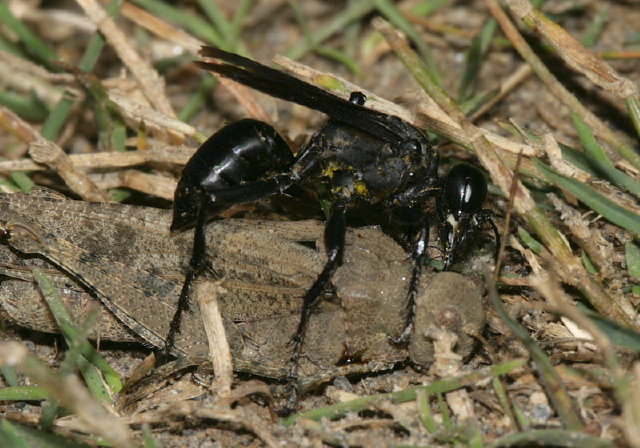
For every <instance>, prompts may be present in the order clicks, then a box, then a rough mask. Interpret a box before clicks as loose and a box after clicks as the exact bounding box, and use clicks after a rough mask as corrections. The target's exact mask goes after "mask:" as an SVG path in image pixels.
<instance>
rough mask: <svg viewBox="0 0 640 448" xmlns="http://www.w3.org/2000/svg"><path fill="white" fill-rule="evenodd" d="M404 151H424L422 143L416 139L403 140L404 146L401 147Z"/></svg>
mask: <svg viewBox="0 0 640 448" xmlns="http://www.w3.org/2000/svg"><path fill="white" fill-rule="evenodd" d="M400 149H401V150H402V152H403V153H417V154H419V153H420V152H421V151H422V144H421V143H420V142H419V141H418V140H415V139H411V140H405V141H403V142H402V146H401V147H400Z"/></svg>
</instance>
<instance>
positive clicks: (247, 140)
mask: <svg viewBox="0 0 640 448" xmlns="http://www.w3.org/2000/svg"><path fill="white" fill-rule="evenodd" d="M294 162H295V158H294V156H293V154H292V153H291V150H290V149H289V146H288V145H287V144H286V143H285V142H284V140H283V139H282V137H280V135H279V134H278V133H277V132H276V130H275V129H274V128H273V127H272V126H270V125H268V124H266V123H263V122H261V121H258V120H253V119H245V120H240V121H237V122H235V123H232V124H230V125H228V126H225V127H224V128H222V129H220V130H219V131H218V132H216V133H215V134H213V135H212V136H211V137H210V138H209V139H208V140H207V141H206V142H204V143H203V144H202V145H201V146H200V148H198V150H197V151H196V152H195V154H194V155H193V156H192V157H191V159H190V160H189V162H188V163H187V164H186V165H185V167H184V169H183V175H182V177H181V178H180V182H179V184H178V188H177V189H176V197H175V201H174V209H173V224H172V227H171V230H180V229H183V228H185V227H188V226H189V225H193V224H194V222H195V219H196V215H197V212H198V208H199V207H200V206H201V204H203V203H204V202H205V201H206V200H207V195H208V194H209V192H212V191H216V190H222V189H225V188H229V187H237V186H241V185H243V184H245V183H249V182H255V181H257V180H261V179H267V178H269V177H272V176H274V175H275V174H279V173H282V172H285V171H288V170H289V169H290V168H291V166H292V165H293V164H294ZM220 207H221V209H224V208H227V207H228V205H222V204H221V206H220ZM217 212H218V210H217V209H216V208H215V207H213V208H212V209H211V210H209V211H208V214H209V215H213V214H215V213H217Z"/></svg>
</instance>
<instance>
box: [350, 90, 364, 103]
mask: <svg viewBox="0 0 640 448" xmlns="http://www.w3.org/2000/svg"><path fill="white" fill-rule="evenodd" d="M349 101H350V102H352V103H353V104H357V105H358V106H364V103H366V102H367V95H365V94H364V93H362V92H351V95H349Z"/></svg>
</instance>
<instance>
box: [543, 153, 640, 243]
mask: <svg viewBox="0 0 640 448" xmlns="http://www.w3.org/2000/svg"><path fill="white" fill-rule="evenodd" d="M533 163H534V165H535V166H536V168H538V170H540V172H541V173H543V174H544V175H545V177H546V178H547V179H548V180H549V181H550V182H552V183H553V184H555V185H556V186H558V187H560V188H563V189H565V190H567V191H569V192H570V193H572V194H573V195H575V196H576V197H577V198H578V199H580V200H581V201H582V202H584V203H585V204H586V205H588V206H589V207H590V208H591V209H593V210H594V211H596V212H597V213H599V214H600V215H602V216H603V217H604V218H605V219H607V220H608V221H610V222H612V223H614V224H616V225H618V226H620V227H623V228H625V229H627V230H628V231H630V232H633V233H634V234H635V235H636V236H640V217H639V216H638V215H636V214H635V213H633V212H631V211H629V210H627V209H626V208H624V207H621V206H619V205H618V204H616V203H614V202H612V201H610V200H609V199H607V198H606V197H604V196H602V195H601V194H600V193H598V192H597V191H596V190H594V189H593V188H591V187H589V186H588V185H586V184H584V183H582V182H580V181H579V180H577V179H571V178H568V177H565V176H562V175H560V174H558V173H556V172H555V171H554V170H553V169H551V168H549V167H548V166H547V165H545V164H544V163H542V162H540V161H539V160H534V161H533Z"/></svg>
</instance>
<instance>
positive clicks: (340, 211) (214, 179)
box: [165, 47, 499, 395]
mask: <svg viewBox="0 0 640 448" xmlns="http://www.w3.org/2000/svg"><path fill="white" fill-rule="evenodd" d="M200 54H201V55H202V56H205V57H208V58H214V59H217V61H218V62H196V64H197V65H198V66H199V67H201V68H204V69H206V70H209V71H212V72H215V73H218V74H219V75H221V76H224V77H227V78H230V79H232V80H234V81H237V82H239V83H241V84H244V85H246V86H249V87H251V88H254V89H256V90H259V91H262V92H264V93H267V94H269V95H271V96H274V97H277V98H281V99H284V100H287V101H291V102H294V103H298V104H301V105H303V106H306V107H309V108H311V109H315V110H318V111H320V112H323V113H325V114H327V115H328V116H329V119H328V121H327V122H326V124H325V125H324V126H323V127H322V129H320V130H319V131H318V132H316V133H315V134H314V135H313V136H312V137H311V139H310V141H309V143H307V145H306V146H304V147H303V148H302V149H301V150H300V151H298V153H297V155H296V156H294V155H293V154H292V152H291V150H290V148H289V146H288V145H287V144H286V143H285V141H284V140H283V139H282V138H281V137H280V135H278V133H277V132H276V131H275V129H274V128H273V127H272V126H270V125H268V124H266V123H263V122H260V121H257V120H252V119H245V120H241V121H238V122H235V123H232V124H230V125H228V126H226V127H225V128H223V129H221V130H220V131H218V132H217V133H216V134H214V135H213V136H212V137H210V138H209V139H208V140H207V141H206V142H205V143H203V144H202V146H201V147H200V148H199V149H198V150H197V151H196V153H195V154H194V155H193V157H192V158H191V159H190V160H189V162H188V163H187V164H186V165H185V167H184V170H183V172H182V176H181V178H180V181H179V183H178V187H177V190H176V194H175V202H174V209H173V223H172V225H171V230H172V231H178V230H182V229H185V228H187V227H191V226H195V237H194V246H193V254H192V258H191V262H190V266H189V268H188V271H187V275H186V280H185V283H184V286H183V289H182V293H181V296H180V300H179V303H178V310H177V312H176V315H175V317H174V319H173V321H172V325H171V331H170V333H169V336H168V337H167V341H166V347H165V348H167V349H171V347H172V345H173V343H174V339H175V335H176V332H178V331H179V329H180V319H181V313H182V310H183V309H188V295H189V289H190V285H191V283H192V281H193V279H194V277H195V275H196V274H197V272H198V271H199V270H200V269H202V268H203V267H204V265H205V263H206V261H205V252H206V250H205V247H206V241H205V230H204V229H205V224H206V221H207V219H208V218H210V217H212V216H214V215H216V214H219V213H220V212H222V211H224V210H226V209H228V208H229V207H231V206H232V205H235V204H239V203H246V202H253V201H256V200H259V199H261V198H266V197H269V196H272V195H275V194H278V193H284V192H286V191H287V190H288V189H289V188H290V187H291V186H294V185H296V186H301V187H303V188H305V189H308V190H310V191H313V192H320V193H318V194H319V196H321V199H326V198H328V199H329V200H330V201H331V203H332V205H331V209H330V212H329V216H328V219H327V223H326V227H325V235H324V242H325V246H326V251H327V258H328V259H327V262H326V264H325V266H324V269H323V271H322V272H321V274H320V275H319V276H318V279H317V280H316V282H315V283H314V284H313V285H312V287H311V288H310V289H309V291H308V292H307V294H306V296H305V297H304V301H303V306H302V316H301V319H300V324H299V326H298V331H297V333H296V335H295V336H294V338H293V357H292V367H291V374H290V380H293V379H294V378H295V373H296V366H297V360H298V356H299V351H300V344H301V342H302V340H303V336H304V331H305V328H306V325H307V322H308V320H309V318H310V315H311V312H312V310H313V309H314V307H315V306H316V304H317V303H318V302H320V301H321V300H322V299H323V297H324V294H325V290H326V289H327V286H328V285H329V282H330V280H331V276H332V274H333V272H334V271H335V269H336V268H337V267H338V265H339V264H340V262H341V258H342V254H343V252H344V245H345V232H346V214H347V213H348V212H351V211H353V210H357V211H358V213H359V214H360V212H361V211H362V210H366V211H365V212H364V213H366V216H367V217H368V218H367V222H366V223H367V224H379V225H381V226H382V227H383V228H384V229H386V231H388V233H390V234H391V235H392V236H394V237H395V238H396V239H397V240H398V241H399V242H400V243H401V244H403V245H404V247H405V248H406V250H407V252H408V253H409V254H410V257H411V259H412V260H413V263H414V268H413V274H412V280H411V282H410V288H409V292H408V294H409V300H408V301H407V302H408V305H407V309H406V330H405V331H404V333H403V334H401V335H390V338H392V340H394V341H395V342H397V343H402V342H406V340H407V338H408V336H409V334H410V329H411V326H412V320H413V305H414V296H415V294H416V291H417V286H418V279H419V278H420V268H421V266H422V264H423V262H424V258H425V256H426V248H427V242H428V239H429V225H430V223H429V218H430V217H431V216H430V215H433V212H432V211H431V210H433V209H434V208H435V209H437V210H438V213H437V214H436V215H437V216H436V217H437V218H438V221H439V222H440V223H441V226H440V228H441V231H442V239H443V240H444V241H445V269H448V268H449V267H450V265H451V263H452V262H453V261H454V260H455V259H456V257H457V255H458V253H460V252H461V250H462V246H464V244H465V242H466V240H467V239H468V236H469V234H470V233H471V232H472V231H473V230H474V229H475V228H476V227H478V226H479V225H480V224H481V223H482V222H484V221H488V222H490V223H491V225H492V227H493V229H494V232H495V234H496V238H498V237H499V235H498V231H497V229H496V227H495V225H494V224H493V221H492V220H491V215H490V212H489V211H487V210H482V204H483V202H484V199H485V197H486V194H487V184H486V181H485V179H484V177H483V175H482V173H481V172H480V171H479V170H478V169H476V168H474V167H472V166H470V165H467V164H461V165H458V166H457V167H455V168H453V169H452V170H451V171H450V172H449V174H448V175H447V176H445V177H444V179H440V178H439V177H438V161H439V157H438V153H437V152H436V151H435V150H434V149H433V147H432V146H431V143H430V141H429V139H428V138H427V136H426V135H425V134H424V132H423V131H421V130H420V129H418V128H416V127H415V126H413V125H411V124H409V123H407V122H405V121H403V120H401V119H400V118H398V117H394V116H390V115H386V114H383V113H380V112H376V111H373V110H371V109H367V108H365V107H364V104H365V101H366V97H365V96H364V95H363V94H362V93H360V92H354V93H352V94H351V98H350V100H349V101H347V100H344V99H342V98H339V97H337V96H335V95H332V94H330V93H328V92H326V91H324V90H322V89H320V88H318V87H315V86H313V85H310V84H307V83H305V82H303V81H301V80H299V79H297V78H295V77H292V76H290V75H287V74H285V73H283V72H280V71H278V70H274V69H271V68H269V67H266V66H264V65H262V64H259V63H257V62H254V61H251V60H249V59H246V58H244V57H241V56H238V55H236V54H233V53H228V52H226V51H223V50H220V49H218V48H214V47H203V48H202V49H201V51H200ZM434 201H435V203H436V205H435V206H434V205H433V202H434ZM292 395H293V394H292Z"/></svg>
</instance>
